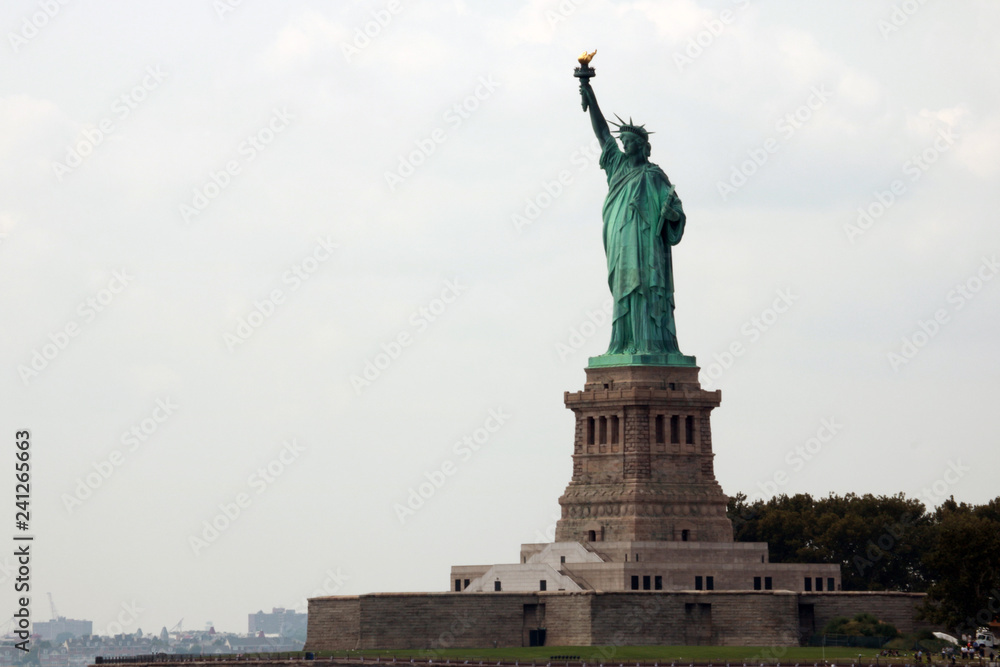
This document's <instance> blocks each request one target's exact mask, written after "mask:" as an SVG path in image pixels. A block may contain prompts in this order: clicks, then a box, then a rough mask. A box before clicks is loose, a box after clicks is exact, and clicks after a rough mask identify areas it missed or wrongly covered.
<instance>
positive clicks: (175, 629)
mask: <svg viewBox="0 0 1000 667" xmlns="http://www.w3.org/2000/svg"><path fill="white" fill-rule="evenodd" d="M182 623H184V619H183V618H182V619H181V620H179V621H177V625H175V626H174V627H172V628H170V632H182V630H181V624H182Z"/></svg>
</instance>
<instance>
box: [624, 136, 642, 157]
mask: <svg viewBox="0 0 1000 667" xmlns="http://www.w3.org/2000/svg"><path fill="white" fill-rule="evenodd" d="M622 145H623V146H624V147H625V154H626V155H629V156H632V155H643V148H644V146H645V145H646V142H645V141H643V140H642V138H640V137H639V135H637V134H632V133H631V132H622Z"/></svg>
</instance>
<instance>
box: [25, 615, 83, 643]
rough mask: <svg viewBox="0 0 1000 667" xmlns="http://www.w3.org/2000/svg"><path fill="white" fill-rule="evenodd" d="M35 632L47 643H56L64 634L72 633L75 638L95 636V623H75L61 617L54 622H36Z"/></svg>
mask: <svg viewBox="0 0 1000 667" xmlns="http://www.w3.org/2000/svg"><path fill="white" fill-rule="evenodd" d="M33 630H34V632H35V633H36V634H38V635H40V636H41V638H42V639H44V640H46V641H55V639H56V637H58V636H59V635H61V634H63V633H66V632H68V633H70V634H71V635H73V636H74V637H85V636H87V635H89V634H93V630H94V623H93V621H75V620H73V619H71V618H66V617H65V616H60V617H59V618H57V619H55V620H54V621H36V622H35V623H34V625H33Z"/></svg>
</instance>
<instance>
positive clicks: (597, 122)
mask: <svg viewBox="0 0 1000 667" xmlns="http://www.w3.org/2000/svg"><path fill="white" fill-rule="evenodd" d="M596 53H597V50H596V49H595V50H594V51H592V52H590V53H587V52H586V51H584V52H583V55H582V56H580V57H579V58H578V59H577V62H579V63H580V66H579V67H577V68H576V69H575V71H574V76H576V78H578V79H580V97H581V98H582V102H583V110H584V111H590V124H591V125H592V126H593V128H594V134H595V135H597V140H598V141H599V142H600V143H601V147H602V148H603V147H604V144H605V143H607V142H608V141H611V140H612V137H611V129H610V128H609V127H608V122H607V121H606V120H604V115H603V114H602V113H601V108H600V107H599V106H598V105H597V95H595V94H594V89H593V88H592V87H591V85H590V80H591V79H592V78H593V77H594V75H595V74H597V72H596V71H595V70H594V69H593V68H592V67H591V66H590V60H591V59H592V58H593V57H594V54H596Z"/></svg>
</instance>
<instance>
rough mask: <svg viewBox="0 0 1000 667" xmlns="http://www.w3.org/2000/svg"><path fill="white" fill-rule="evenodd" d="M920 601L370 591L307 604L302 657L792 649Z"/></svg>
mask: <svg viewBox="0 0 1000 667" xmlns="http://www.w3.org/2000/svg"><path fill="white" fill-rule="evenodd" d="M922 598H923V596H922V595H921V594H914V593H892V592H873V593H868V592H865V593H857V592H832V593H812V594H801V593H793V592H790V591H635V592H632V591H630V592H612V593H603V592H595V591H582V592H558V591H552V592H535V593H513V592H511V593H505V592H499V593H495V592H494V593H374V594H370V595H362V596H335V597H325V598H314V599H311V600H309V628H308V637H307V640H306V650H309V651H319V650H343V649H418V650H419V649H422V650H430V651H433V650H434V649H439V648H479V647H490V646H494V645H496V646H528V645H529V640H530V633H531V630H534V629H537V628H540V627H542V628H545V630H546V638H545V644H546V645H548V646H609V647H614V646H627V645H732V646H794V645H798V644H799V641H800V636H801V634H800V633H801V632H805V633H807V634H811V633H812V632H818V631H820V630H822V628H823V626H824V625H825V624H826V623H827V622H828V621H829V620H830V619H832V618H834V617H836V616H854V615H855V614H858V613H861V612H869V613H871V614H874V615H875V616H877V617H878V618H880V619H881V620H883V621H887V622H889V623H893V624H894V625H895V626H896V627H897V628H899V630H900V631H901V632H912V631H913V630H916V629H923V628H924V627H927V626H925V625H923V624H920V623H919V622H918V621H917V620H916V605H917V604H919V602H920V601H921V600H922Z"/></svg>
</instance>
